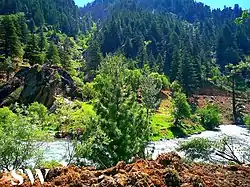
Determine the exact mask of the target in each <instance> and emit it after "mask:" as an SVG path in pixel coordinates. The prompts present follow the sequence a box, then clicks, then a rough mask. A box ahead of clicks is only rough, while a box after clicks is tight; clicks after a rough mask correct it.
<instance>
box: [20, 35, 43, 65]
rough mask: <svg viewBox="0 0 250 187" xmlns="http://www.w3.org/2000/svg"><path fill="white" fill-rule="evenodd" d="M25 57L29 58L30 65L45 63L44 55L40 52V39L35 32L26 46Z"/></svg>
mask: <svg viewBox="0 0 250 187" xmlns="http://www.w3.org/2000/svg"><path fill="white" fill-rule="evenodd" d="M24 58H25V59H28V60H29V63H30V65H34V64H43V62H44V56H43V54H42V53H40V48H39V46H38V39H37V37H36V35H35V34H31V35H30V37H29V40H28V44H27V46H26V48H25V54H24Z"/></svg>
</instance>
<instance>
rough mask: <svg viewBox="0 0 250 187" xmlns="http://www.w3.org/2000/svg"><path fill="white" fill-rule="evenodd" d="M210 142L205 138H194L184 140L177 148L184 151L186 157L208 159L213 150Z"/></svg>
mask: <svg viewBox="0 0 250 187" xmlns="http://www.w3.org/2000/svg"><path fill="white" fill-rule="evenodd" d="M212 144H213V143H212V142H211V141H210V140H208V139H206V138H195V139H192V140H190V141H187V142H184V143H182V144H181V145H180V147H179V150H180V151H184V152H185V156H186V157H187V158H188V159H191V160H195V159H203V160H205V161H207V160H209V158H210V157H209V156H210V155H211V153H212V152H213V150H212Z"/></svg>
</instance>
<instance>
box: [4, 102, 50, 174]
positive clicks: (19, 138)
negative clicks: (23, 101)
mask: <svg viewBox="0 0 250 187" xmlns="http://www.w3.org/2000/svg"><path fill="white" fill-rule="evenodd" d="M16 111H17V113H13V112H12V111H11V110H9V109H8V108H6V107H5V108H1V109H0V170H3V169H7V170H11V169H18V168H20V167H25V165H26V164H27V162H28V161H29V160H30V159H31V158H32V159H35V158H36V157H37V156H38V155H39V144H38V143H37V144H36V145H35V141H38V140H39V141H41V140H43V138H44V139H46V136H45V134H44V133H42V132H41V129H40V128H39V127H38V126H37V125H36V124H32V121H30V119H29V118H27V117H26V116H24V115H23V114H21V113H22V112H23V110H21V108H17V110H16Z"/></svg>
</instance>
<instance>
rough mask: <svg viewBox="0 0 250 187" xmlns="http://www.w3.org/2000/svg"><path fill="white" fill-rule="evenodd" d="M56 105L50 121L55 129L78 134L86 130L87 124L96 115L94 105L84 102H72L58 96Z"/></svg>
mask: <svg viewBox="0 0 250 187" xmlns="http://www.w3.org/2000/svg"><path fill="white" fill-rule="evenodd" d="M55 105H56V106H57V108H56V111H55V112H54V113H53V114H51V115H50V123H51V125H52V127H53V128H54V130H60V131H64V132H71V133H72V134H73V135H77V133H78V131H85V129H86V125H87V124H89V123H90V121H91V120H92V119H94V118H95V117H96V113H95V111H94V110H93V106H92V105H90V104H87V103H84V102H80V101H77V100H75V101H74V102H72V101H69V100H67V99H64V98H62V97H58V98H57V100H56V102H55Z"/></svg>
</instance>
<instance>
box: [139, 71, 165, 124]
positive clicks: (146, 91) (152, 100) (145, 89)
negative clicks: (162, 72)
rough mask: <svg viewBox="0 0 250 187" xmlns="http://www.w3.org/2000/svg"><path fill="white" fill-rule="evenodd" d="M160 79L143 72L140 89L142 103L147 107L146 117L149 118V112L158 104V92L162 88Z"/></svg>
mask: <svg viewBox="0 0 250 187" xmlns="http://www.w3.org/2000/svg"><path fill="white" fill-rule="evenodd" d="M161 81H162V80H159V79H156V78H154V77H153V76H150V74H149V72H145V73H144V75H143V76H142V80H141V85H140V91H141V96H142V103H143V104H144V106H145V107H146V109H147V119H148V120H150V115H151V112H152V111H154V110H155V109H156V107H157V106H158V105H159V103H160V100H159V93H160V91H161V89H162V82H161Z"/></svg>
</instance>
